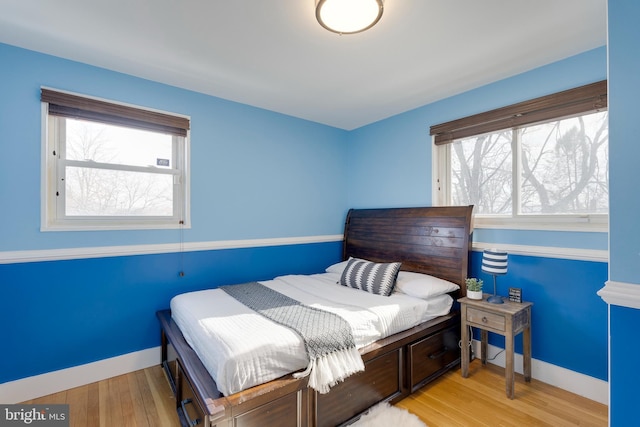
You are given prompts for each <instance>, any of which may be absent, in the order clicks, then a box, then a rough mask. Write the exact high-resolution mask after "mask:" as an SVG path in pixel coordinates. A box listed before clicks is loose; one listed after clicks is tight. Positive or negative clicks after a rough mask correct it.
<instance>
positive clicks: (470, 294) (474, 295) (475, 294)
mask: <svg viewBox="0 0 640 427" xmlns="http://www.w3.org/2000/svg"><path fill="white" fill-rule="evenodd" d="M467 298H469V299H478V300H480V299H482V291H469V290H467Z"/></svg>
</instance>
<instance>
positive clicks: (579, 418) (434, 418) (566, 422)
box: [396, 359, 608, 427]
mask: <svg viewBox="0 0 640 427" xmlns="http://www.w3.org/2000/svg"><path fill="white" fill-rule="evenodd" d="M515 394H516V396H515V399H513V400H511V399H509V398H507V396H506V393H505V382H504V369H503V368H499V367H497V366H495V365H491V364H487V365H486V366H482V364H481V362H480V360H478V359H476V360H474V361H473V362H471V364H470V365H469V377H468V378H462V376H461V375H460V369H456V370H453V371H450V372H448V373H446V374H445V375H443V376H442V377H441V378H440V379H438V380H437V381H434V382H433V383H431V384H428V385H426V386H425V387H423V388H422V389H420V390H419V391H418V392H416V393H414V394H413V395H411V396H409V397H407V398H405V399H404V400H402V401H400V402H399V403H398V404H397V405H396V406H398V407H401V408H404V409H407V410H408V411H409V412H412V413H414V414H416V415H417V416H419V417H420V418H421V419H422V420H423V421H424V422H425V423H426V424H427V425H428V426H429V427H444V426H446V427H454V426H473V427H482V426H487V427H489V426H491V427H494V426H505V427H506V426H518V427H520V426H553V427H561V426H593V427H595V426H607V424H608V408H607V406H606V405H603V404H601V403H597V402H594V401H592V400H589V399H586V398H584V397H581V396H578V395H576V394H573V393H570V392H568V391H565V390H561V389H559V388H556V387H553V386H550V385H548V384H545V383H542V382H540V381H536V380H535V379H532V380H531V383H526V382H525V381H524V377H523V376H522V375H519V374H516V385H515Z"/></svg>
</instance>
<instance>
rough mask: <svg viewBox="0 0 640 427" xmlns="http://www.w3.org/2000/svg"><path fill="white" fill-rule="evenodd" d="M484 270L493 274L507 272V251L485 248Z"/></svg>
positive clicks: (483, 256) (483, 254)
mask: <svg viewBox="0 0 640 427" xmlns="http://www.w3.org/2000/svg"><path fill="white" fill-rule="evenodd" d="M482 271H484V272H485V273H489V274H493V275H496V276H497V275H502V274H507V253H506V252H503V251H499V250H497V249H485V250H484V252H483V253H482Z"/></svg>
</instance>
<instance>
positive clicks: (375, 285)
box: [340, 258, 401, 296]
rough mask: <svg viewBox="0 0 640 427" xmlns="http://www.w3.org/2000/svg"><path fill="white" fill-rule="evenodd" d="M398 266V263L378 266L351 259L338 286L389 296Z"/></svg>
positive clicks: (373, 263) (394, 282) (398, 269)
mask: <svg viewBox="0 0 640 427" xmlns="http://www.w3.org/2000/svg"><path fill="white" fill-rule="evenodd" d="M400 264H401V263H399V262H391V263H386V264H378V263H375V262H371V261H365V260H362V259H357V258H351V259H349V262H348V263H347V266H346V267H345V269H344V271H343V272H342V277H341V278H340V284H341V285H342V286H348V287H351V288H355V289H360V290H363V291H367V292H370V293H372V294H376V295H383V296H389V295H391V292H393V287H394V286H395V285H396V278H397V277H398V271H400Z"/></svg>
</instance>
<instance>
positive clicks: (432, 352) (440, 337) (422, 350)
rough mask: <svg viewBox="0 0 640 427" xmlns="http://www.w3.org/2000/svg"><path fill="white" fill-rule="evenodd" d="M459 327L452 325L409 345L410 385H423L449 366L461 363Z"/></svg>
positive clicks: (416, 387) (414, 387)
mask: <svg viewBox="0 0 640 427" xmlns="http://www.w3.org/2000/svg"><path fill="white" fill-rule="evenodd" d="M459 332H460V330H459V327H455V326H453V327H450V328H447V329H444V330H442V331H440V332H438V333H436V334H433V335H431V336H429V337H426V338H424V339H422V340H420V341H417V342H415V343H413V344H411V345H410V346H409V363H408V364H409V369H410V372H409V382H410V384H409V387H410V389H411V392H414V391H415V390H417V389H418V388H420V387H422V386H423V385H424V384H425V383H426V382H428V380H430V379H432V378H433V377H434V376H437V375H439V374H441V373H443V372H444V371H446V370H448V368H449V367H451V366H452V365H455V364H457V363H460V347H458V342H459V340H460V333H459Z"/></svg>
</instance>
